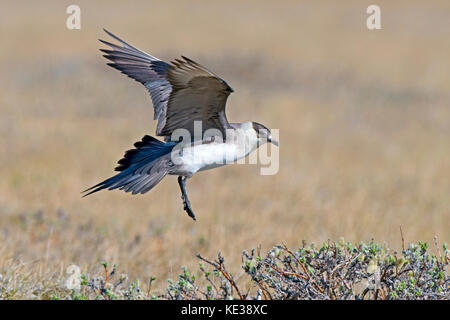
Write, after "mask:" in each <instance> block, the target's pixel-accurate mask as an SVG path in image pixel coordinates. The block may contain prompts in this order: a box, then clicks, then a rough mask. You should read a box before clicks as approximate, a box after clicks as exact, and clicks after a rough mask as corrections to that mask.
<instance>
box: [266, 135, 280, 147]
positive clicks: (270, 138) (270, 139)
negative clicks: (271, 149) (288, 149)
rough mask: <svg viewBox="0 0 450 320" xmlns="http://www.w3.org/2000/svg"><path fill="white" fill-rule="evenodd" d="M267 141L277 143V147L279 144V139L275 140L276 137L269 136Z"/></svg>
mask: <svg viewBox="0 0 450 320" xmlns="http://www.w3.org/2000/svg"><path fill="white" fill-rule="evenodd" d="M267 141H269V142H270V143H272V144H274V145H276V146H277V147H278V146H279V143H278V141H277V140H275V139H272V136H269V137H268V139H267Z"/></svg>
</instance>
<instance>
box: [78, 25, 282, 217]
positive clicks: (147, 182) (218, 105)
mask: <svg viewBox="0 0 450 320" xmlns="http://www.w3.org/2000/svg"><path fill="white" fill-rule="evenodd" d="M104 31H105V32H106V33H107V34H108V35H109V36H111V37H112V38H113V39H115V40H116V41H117V42H119V43H120V44H119V45H117V44H113V43H110V42H107V41H104V40H100V41H101V42H102V43H103V44H105V45H107V46H109V47H110V48H108V49H100V51H102V52H103V53H104V57H105V58H106V59H108V60H110V61H111V62H110V63H108V65H109V66H111V67H113V68H115V69H117V70H119V71H121V72H122V73H124V74H125V75H127V76H128V77H130V78H132V79H134V80H136V81H138V82H140V83H142V84H143V85H144V86H145V87H146V88H147V90H148V91H149V93H150V96H151V99H152V102H153V107H154V120H157V121H158V124H157V128H156V135H157V136H160V137H163V139H164V141H161V140H158V139H156V138H154V137H152V136H150V135H146V136H144V137H143V138H142V140H141V141H138V142H136V143H135V144H134V147H135V148H134V149H131V150H128V151H126V152H125V155H124V156H123V158H122V159H120V160H119V162H118V164H119V165H118V166H117V167H116V168H115V170H116V171H118V172H119V173H117V174H116V175H115V176H112V177H111V178H109V179H106V180H105V181H102V182H100V183H99V184H97V185H95V186H93V187H91V188H89V189H87V190H85V191H83V193H84V196H87V195H90V194H92V193H94V192H97V191H100V190H102V189H108V190H114V189H120V190H124V191H125V192H131V193H132V194H139V193H140V194H144V193H146V192H148V191H150V190H151V189H152V188H153V187H155V186H156V185H157V184H158V182H160V181H161V180H162V179H163V178H164V177H165V176H166V175H168V174H169V175H176V176H178V184H179V186H180V189H181V194H182V195H181V198H182V200H183V205H184V210H185V211H186V212H187V214H188V215H189V216H190V217H191V218H192V219H194V220H196V217H195V214H194V211H193V210H192V207H191V204H190V201H189V199H188V195H187V192H186V180H187V179H188V178H190V177H192V175H194V174H195V173H196V172H197V171H203V170H208V169H212V168H216V167H220V166H223V165H226V164H230V163H234V162H236V161H237V160H239V159H242V158H244V157H246V156H247V155H248V154H249V153H251V152H252V151H254V150H256V149H257V148H258V147H259V146H260V145H262V144H264V143H267V142H271V143H273V144H274V145H276V146H278V142H277V141H276V140H274V139H272V135H271V132H270V130H269V129H268V128H267V127H265V126H264V125H262V124H259V123H257V122H252V121H251V122H243V123H230V122H228V120H227V117H226V115H225V104H226V101H227V98H228V96H229V95H230V93H232V92H233V89H232V88H231V87H230V86H229V85H228V84H227V83H226V82H225V81H224V80H223V79H221V78H220V77H218V76H217V75H216V74H214V73H213V72H211V71H209V70H208V69H206V68H205V67H203V66H201V65H200V64H198V63H197V62H194V61H193V60H191V59H189V58H186V57H184V56H182V58H181V59H175V60H174V61H172V62H171V63H167V62H164V61H162V60H160V59H158V58H155V57H153V56H151V55H150V54H148V53H145V52H144V51H142V50H139V49H138V48H136V47H134V46H132V45H130V44H128V43H126V42H125V41H123V40H121V39H120V38H118V37H117V36H115V35H114V34H112V33H111V32H109V31H107V30H106V29H104Z"/></svg>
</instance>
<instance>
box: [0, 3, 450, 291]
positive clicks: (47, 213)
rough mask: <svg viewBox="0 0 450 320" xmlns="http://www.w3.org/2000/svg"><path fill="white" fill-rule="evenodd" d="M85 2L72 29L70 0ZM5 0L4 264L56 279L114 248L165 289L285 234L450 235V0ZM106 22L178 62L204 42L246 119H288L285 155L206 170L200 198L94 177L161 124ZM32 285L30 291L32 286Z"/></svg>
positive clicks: (0, 246)
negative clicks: (117, 61)
mask: <svg viewBox="0 0 450 320" xmlns="http://www.w3.org/2000/svg"><path fill="white" fill-rule="evenodd" d="M71 4H77V5H79V6H80V8H81V30H69V29H67V27H66V19H67V17H68V16H69V15H68V14H67V13H66V8H67V7H68V6H69V5H71ZM371 4H374V1H364V0H357V1H350V0H348V1H339V2H336V1H320V2H318V1H312V0H311V1H281V2H279V1H220V2H219V1H189V2H188V1H186V2H181V1H177V2H175V1H133V2H132V3H128V2H123V1H96V2H95V3H94V2H93V1H76V2H74V1H40V2H29V3H26V4H25V3H22V2H17V1H2V4H1V5H0V6H1V10H0V37H1V50H0V74H1V76H0V85H1V88H2V89H1V90H0V176H1V179H0V273H4V274H5V273H7V272H13V271H14V272H17V273H21V274H23V275H28V276H29V277H30V278H33V279H35V280H36V281H37V282H39V283H41V284H42V285H45V283H46V281H49V279H52V277H54V276H55V275H63V274H64V273H65V270H66V268H67V266H68V265H69V264H76V265H79V266H80V267H81V269H82V272H88V271H98V270H99V269H101V266H100V265H99V262H100V261H103V260H106V261H108V262H110V263H111V264H112V263H117V264H118V266H119V267H118V270H119V271H120V272H124V273H127V274H128V275H129V277H130V278H139V279H141V280H142V281H146V279H148V277H149V276H150V275H154V276H156V277H157V281H156V282H155V283H154V286H155V290H156V291H158V290H161V288H163V287H165V285H166V282H165V279H167V278H176V277H177V274H178V273H179V271H180V267H181V266H183V265H185V266H188V267H195V266H196V265H197V263H198V260H197V259H196V258H195V253H197V252H199V253H201V254H202V255H203V256H205V257H211V258H213V257H214V256H216V255H217V252H218V251H221V252H222V254H223V255H224V256H225V257H226V261H227V265H228V269H229V270H230V271H233V272H234V273H235V274H236V276H237V277H238V278H239V274H240V273H239V270H240V268H239V266H240V264H241V252H242V250H244V249H251V248H255V247H257V246H258V245H261V248H262V250H264V251H265V250H268V249H270V248H271V247H272V246H273V245H275V244H279V243H281V242H284V243H286V244H287V245H288V246H291V247H296V246H298V245H300V244H301V243H302V240H306V241H308V242H311V241H314V242H316V243H318V244H320V243H322V241H327V240H328V239H331V240H337V239H338V238H339V237H344V238H345V239H346V240H351V241H354V242H359V241H368V240H370V239H372V238H375V239H376V240H377V241H380V242H386V243H387V244H389V245H390V246H391V247H394V248H397V249H399V248H401V243H402V242H401V235H400V231H399V227H400V226H401V228H402V230H403V235H404V238H405V241H416V240H425V241H429V242H431V243H432V242H433V241H434V240H433V239H434V237H435V236H437V237H438V239H439V241H448V240H450V239H449V235H450V143H449V141H450V104H449V101H450V100H449V98H450V90H449V89H450V58H449V57H450V41H449V40H450V2H449V1H444V0H442V1H429V2H424V1H411V0H409V1H395V2H393V1H376V4H378V5H379V6H380V7H381V24H382V30H374V31H369V30H368V29H367V27H366V19H367V17H368V15H367V14H366V9H367V7H368V6H369V5H371ZM103 27H105V28H107V29H108V30H110V31H112V32H113V33H115V34H117V35H118V36H120V37H122V38H123V39H124V40H126V41H128V42H130V43H131V44H133V45H135V46H137V47H138V48H140V49H142V50H144V51H147V52H149V53H151V54H152V55H155V56H157V57H159V58H161V59H163V60H166V61H168V60H171V59H174V58H178V57H179V56H180V55H185V56H187V57H190V58H192V59H194V60H196V61H198V62H200V63H201V64H203V65H205V66H206V67H208V68H209V69H211V70H212V71H214V72H216V73H217V74H219V75H220V76H222V77H223V78H224V79H225V80H226V81H227V82H228V83H229V84H230V85H231V86H232V87H233V88H234V89H235V93H233V94H232V95H231V96H230V98H229V99H228V104H227V114H228V119H229V120H230V121H232V122H243V121H248V120H254V121H258V122H261V123H263V124H265V125H267V126H269V127H271V128H278V129H280V149H279V150H280V170H279V172H278V174H277V175H273V176H261V175H260V174H259V171H260V170H259V169H260V167H259V166H257V165H235V166H226V167H222V168H220V169H216V170H212V171H206V172H202V173H199V174H197V175H196V176H194V177H193V178H192V179H190V180H189V187H188V191H189V196H190V200H191V203H192V205H193V208H194V210H195V212H196V215H197V218H198V221H197V222H193V221H192V220H191V219H190V218H189V217H188V216H187V215H186V213H185V212H184V211H183V207H182V202H181V198H180V191H179V188H178V185H177V182H176V177H174V176H169V177H167V178H166V179H164V180H163V181H162V182H161V183H160V184H159V185H158V186H157V187H156V188H155V189H154V190H152V191H151V192H150V193H148V194H146V195H144V196H132V195H130V194H127V193H124V192H120V191H114V192H100V193H98V194H95V195H93V196H90V197H88V198H81V196H80V192H81V191H82V190H84V189H86V188H87V187H90V186H92V185H93V184H96V183H98V182H100V181H102V180H103V179H105V178H108V177H110V176H111V175H113V174H114V172H113V168H114V167H115V164H116V162H117V161H118V160H119V159H120V158H121V157H122V155H123V153H124V151H125V150H128V149H130V148H131V147H132V145H133V143H134V142H136V141H138V140H140V139H141V137H142V136H144V135H145V134H151V135H154V133H155V130H156V122H154V121H153V108H152V105H151V100H150V98H149V96H148V94H147V92H146V90H145V88H144V87H143V86H142V85H140V84H139V83H137V82H134V81H132V80H131V79H129V78H127V77H126V76H124V75H122V74H120V73H119V72H118V71H116V70H113V69H112V68H109V67H108V66H106V62H107V61H106V60H105V59H104V58H103V57H102V56H101V52H100V51H98V49H99V48H102V47H104V46H102V44H101V43H99V42H98V40H97V39H98V38H102V39H105V40H110V39H108V37H107V35H106V34H105V33H104V32H103V31H102V28H103ZM30 294H31V293H30Z"/></svg>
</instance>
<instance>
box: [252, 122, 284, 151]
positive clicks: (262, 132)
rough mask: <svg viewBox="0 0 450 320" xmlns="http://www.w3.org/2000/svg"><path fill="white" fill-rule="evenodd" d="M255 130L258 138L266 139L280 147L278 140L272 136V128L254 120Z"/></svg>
mask: <svg viewBox="0 0 450 320" xmlns="http://www.w3.org/2000/svg"><path fill="white" fill-rule="evenodd" d="M252 125H253V130H255V131H256V136H257V137H258V139H262V140H266V141H267V142H270V143H273V144H274V145H276V146H277V147H278V141H277V140H275V139H273V138H272V133H271V132H270V129H269V128H267V127H266V126H265V125H263V124H261V123H258V122H254V121H253V122H252Z"/></svg>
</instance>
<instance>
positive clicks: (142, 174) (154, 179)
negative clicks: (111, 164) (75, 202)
mask: <svg viewBox="0 0 450 320" xmlns="http://www.w3.org/2000/svg"><path fill="white" fill-rule="evenodd" d="M175 144H176V143H174V142H168V143H164V142H162V141H160V140H158V139H155V138H153V137H151V136H149V135H146V136H145V137H143V138H142V140H141V141H138V142H136V143H135V144H134V146H135V147H136V148H135V149H131V150H128V151H127V152H125V155H124V157H123V158H122V159H120V160H119V162H118V164H119V166H117V167H116V168H115V170H116V171H120V173H118V174H116V175H115V176H113V177H111V178H109V179H106V180H105V181H102V182H100V183H99V184H96V185H95V186H93V187H91V188H89V189H86V190H84V191H83V192H82V193H85V194H84V195H83V197H86V196H88V195H90V194H92V193H95V192H97V191H100V190H103V189H106V188H108V189H109V190H113V189H120V190H124V191H125V192H132V193H133V194H137V193H145V192H148V191H149V190H151V189H152V188H153V187H154V186H155V185H156V184H157V183H158V182H159V181H161V179H162V178H164V176H165V175H166V174H167V173H168V169H169V163H170V156H168V155H169V154H170V152H171V151H172V149H173V147H174V146H175Z"/></svg>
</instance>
